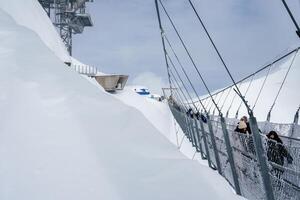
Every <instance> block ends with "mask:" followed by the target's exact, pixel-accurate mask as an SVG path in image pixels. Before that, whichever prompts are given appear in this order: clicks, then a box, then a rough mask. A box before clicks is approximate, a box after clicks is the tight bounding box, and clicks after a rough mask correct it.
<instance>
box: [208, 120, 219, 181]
mask: <svg viewBox="0 0 300 200" xmlns="http://www.w3.org/2000/svg"><path fill="white" fill-rule="evenodd" d="M207 124H208V129H209V135H210V139H211V143H212V146H213V149H214V154H215V159H216V164H217V166H216V167H217V170H218V173H219V174H220V175H222V171H221V163H220V157H219V153H218V149H217V144H216V140H215V136H214V132H213V128H212V124H211V121H210V117H209V115H207Z"/></svg>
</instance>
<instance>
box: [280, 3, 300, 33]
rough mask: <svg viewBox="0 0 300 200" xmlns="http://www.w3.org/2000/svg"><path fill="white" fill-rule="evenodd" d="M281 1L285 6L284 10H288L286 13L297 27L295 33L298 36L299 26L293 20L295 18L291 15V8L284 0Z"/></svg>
mask: <svg viewBox="0 0 300 200" xmlns="http://www.w3.org/2000/svg"><path fill="white" fill-rule="evenodd" d="M281 1H282V3H283V5H284V7H285V9H286V11H287V12H288V14H289V16H290V18H291V20H292V22H293V23H294V25H295V27H296V29H297V30H296V33H297V35H298V37H300V28H299V26H298V23H297V21H296V20H295V18H294V16H293V13H292V12H291V10H290V8H289V6H288V5H287V3H286V2H285V0H281Z"/></svg>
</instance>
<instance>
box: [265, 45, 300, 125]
mask: <svg viewBox="0 0 300 200" xmlns="http://www.w3.org/2000/svg"><path fill="white" fill-rule="evenodd" d="M297 54H298V50H297V51H296V53H295V55H294V57H293V59H292V61H291V63H290V66H289V68H288V70H287V72H286V74H285V76H284V78H283V81H282V83H281V85H280V87H279V90H278V92H277V94H276V97H275V99H274V101H273V104H272V106H271V108H270V110H269V113H268V115H267V121H270V118H271V112H272V110H273V108H274V106H275V103H276V101H277V99H278V97H279V94H280V92H281V90H282V88H283V85H284V83H285V81H286V78H287V76H288V74H289V72H290V70H291V68H292V66H293V64H294V61H295V59H296V56H297Z"/></svg>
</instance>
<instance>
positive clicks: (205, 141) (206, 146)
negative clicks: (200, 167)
mask: <svg viewBox="0 0 300 200" xmlns="http://www.w3.org/2000/svg"><path fill="white" fill-rule="evenodd" d="M199 121H200V130H201V132H202V135H203V143H204V148H205V152H206V158H207V162H208V166H209V167H210V168H213V166H212V164H211V160H210V155H209V150H208V144H207V139H206V135H207V134H206V132H205V129H204V126H203V121H202V120H199Z"/></svg>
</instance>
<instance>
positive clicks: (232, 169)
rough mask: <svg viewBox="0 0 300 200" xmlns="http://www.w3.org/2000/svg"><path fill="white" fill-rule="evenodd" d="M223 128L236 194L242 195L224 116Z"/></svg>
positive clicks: (222, 120) (222, 119) (222, 118)
mask: <svg viewBox="0 0 300 200" xmlns="http://www.w3.org/2000/svg"><path fill="white" fill-rule="evenodd" d="M221 126H222V131H223V135H224V140H225V145H226V151H227V155H228V161H229V164H230V168H231V173H232V178H233V183H234V188H235V192H236V194H238V195H241V188H240V184H239V179H238V175H237V172H236V167H235V162H234V157H233V153H232V148H231V145H230V139H229V135H228V130H227V127H226V121H225V118H224V117H223V116H222V115H221Z"/></svg>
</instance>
